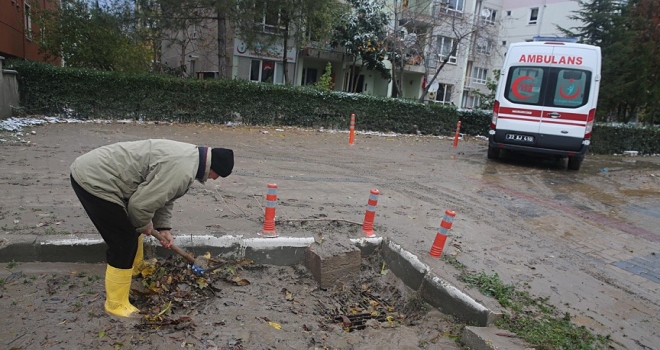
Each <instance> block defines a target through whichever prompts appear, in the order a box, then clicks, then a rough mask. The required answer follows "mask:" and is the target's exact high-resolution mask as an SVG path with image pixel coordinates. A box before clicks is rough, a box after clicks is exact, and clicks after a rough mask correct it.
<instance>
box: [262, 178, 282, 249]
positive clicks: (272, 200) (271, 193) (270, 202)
mask: <svg viewBox="0 0 660 350" xmlns="http://www.w3.org/2000/svg"><path fill="white" fill-rule="evenodd" d="M276 204H277V185H276V184H268V192H267V193H266V213H265V215H264V229H263V231H261V235H262V236H264V237H277V236H278V234H277V232H275V205H276Z"/></svg>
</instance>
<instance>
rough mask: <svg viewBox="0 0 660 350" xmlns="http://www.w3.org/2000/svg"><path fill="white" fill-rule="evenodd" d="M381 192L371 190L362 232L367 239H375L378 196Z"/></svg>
mask: <svg viewBox="0 0 660 350" xmlns="http://www.w3.org/2000/svg"><path fill="white" fill-rule="evenodd" d="M379 194H380V191H378V190H375V189H374V190H371V193H369V201H368V202H367V211H366V212H365V213H364V222H363V223H362V232H364V235H365V236H366V237H374V236H376V234H375V233H374V217H375V216H376V205H378V195H379Z"/></svg>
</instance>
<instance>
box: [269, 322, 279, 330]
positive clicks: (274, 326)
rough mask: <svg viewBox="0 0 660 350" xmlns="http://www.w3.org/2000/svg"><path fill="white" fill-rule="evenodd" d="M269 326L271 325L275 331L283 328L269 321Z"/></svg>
mask: <svg viewBox="0 0 660 350" xmlns="http://www.w3.org/2000/svg"><path fill="white" fill-rule="evenodd" d="M268 324H269V325H271V327H273V328H275V329H282V326H281V325H280V324H279V323H277V322H273V321H268Z"/></svg>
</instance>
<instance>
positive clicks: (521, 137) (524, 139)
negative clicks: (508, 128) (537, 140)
mask: <svg viewBox="0 0 660 350" xmlns="http://www.w3.org/2000/svg"><path fill="white" fill-rule="evenodd" d="M506 139H507V140H509V141H520V142H534V136H527V135H518V134H506Z"/></svg>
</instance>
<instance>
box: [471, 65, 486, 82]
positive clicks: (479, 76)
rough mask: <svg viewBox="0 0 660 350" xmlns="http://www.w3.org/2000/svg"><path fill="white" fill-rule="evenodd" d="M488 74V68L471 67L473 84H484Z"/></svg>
mask: <svg viewBox="0 0 660 350" xmlns="http://www.w3.org/2000/svg"><path fill="white" fill-rule="evenodd" d="M487 76H488V69H486V68H481V67H474V68H472V82H473V83H475V84H482V85H484V84H486V77H487Z"/></svg>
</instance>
